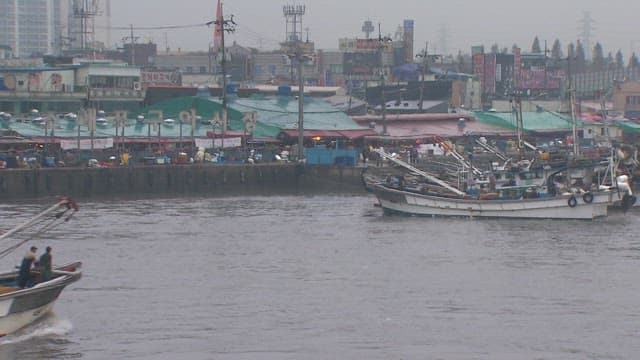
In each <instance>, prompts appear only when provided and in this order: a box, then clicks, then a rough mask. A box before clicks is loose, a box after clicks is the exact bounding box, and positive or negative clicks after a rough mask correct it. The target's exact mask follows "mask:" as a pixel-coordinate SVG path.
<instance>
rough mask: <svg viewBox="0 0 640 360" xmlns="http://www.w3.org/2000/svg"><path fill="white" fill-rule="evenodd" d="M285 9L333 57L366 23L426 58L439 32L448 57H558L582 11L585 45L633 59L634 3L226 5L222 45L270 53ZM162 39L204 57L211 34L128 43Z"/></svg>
mask: <svg viewBox="0 0 640 360" xmlns="http://www.w3.org/2000/svg"><path fill="white" fill-rule="evenodd" d="M216 3H217V0H182V1H176V0H135V1H131V0H112V20H111V24H112V26H114V27H122V26H129V25H130V24H133V25H134V27H135V26H140V27H145V26H146V27H150V26H165V25H190V24H199V23H205V22H207V21H210V20H212V19H214V18H215V11H216ZM286 4H302V5H306V14H305V15H304V17H303V27H305V28H306V27H308V28H309V38H310V40H312V41H315V42H316V48H320V49H337V48H338V39H339V38H343V37H356V36H357V37H364V34H363V33H362V32H361V31H360V29H361V27H362V23H363V22H364V21H365V20H367V19H370V20H371V21H372V22H373V23H374V24H376V28H377V24H378V23H381V28H382V32H383V34H393V33H394V32H395V30H396V29H397V27H398V26H399V25H401V24H402V21H403V20H404V19H413V20H414V22H415V30H414V32H415V37H414V38H415V46H414V48H415V50H416V51H419V50H421V49H423V48H424V46H425V42H426V41H428V42H429V44H430V45H429V48H430V52H433V51H434V50H437V51H440V50H441V45H442V42H441V38H442V29H446V35H447V36H446V39H447V49H448V52H449V53H457V52H458V50H462V52H464V53H469V52H470V49H471V46H473V45H485V48H490V47H491V45H492V44H493V43H498V44H499V45H500V47H501V48H503V47H508V48H511V45H512V44H513V43H517V44H518V45H519V46H520V47H522V48H523V49H524V50H525V51H528V50H530V48H531V44H532V42H533V38H534V37H535V36H536V35H537V36H538V37H539V39H540V41H541V44H542V46H544V41H545V40H546V41H547V43H548V46H549V47H551V45H552V43H553V41H554V40H555V39H556V38H559V39H560V41H561V42H562V45H563V50H564V51H565V53H566V48H567V45H568V44H569V42H575V41H576V39H578V38H579V35H580V33H581V31H582V29H581V27H582V25H581V20H582V19H583V17H584V12H585V11H588V12H590V15H591V18H592V19H593V20H594V22H593V24H592V26H593V29H594V30H593V37H592V45H593V44H595V42H596V41H600V42H601V43H602V44H603V46H604V48H605V55H606V53H608V52H609V51H611V52H613V53H615V52H616V51H617V50H618V49H622V51H623V53H624V54H625V61H626V60H627V59H628V57H629V54H630V52H631V51H635V52H636V53H638V54H639V55H640V35H638V30H637V27H638V16H640V2H635V1H631V0H609V1H595V0H581V1H576V0H537V1H518V0H512V1H506V0H484V1H472V0H465V1H463V0H446V1H437V2H436V1H426V0H389V1H382V0H373V1H372V0H306V1H300V0H296V1H293V0H291V1H273V0H228V1H224V2H223V6H224V13H225V16H229V15H232V14H233V15H234V19H235V20H236V22H237V23H238V27H237V31H236V33H235V34H230V35H227V37H226V40H227V43H231V42H232V41H234V40H235V41H237V42H238V43H239V44H241V45H245V46H251V47H256V48H262V49H265V50H267V49H274V48H276V47H277V43H278V42H279V41H282V40H284V32H285V19H284V16H283V14H282V6H283V5H286ZM165 34H166V39H167V43H168V45H169V47H170V48H171V49H172V50H176V49H177V48H181V49H183V50H206V49H207V47H208V45H209V43H210V42H211V41H212V30H211V29H208V28H206V27H198V28H189V29H169V30H139V31H136V34H135V35H136V36H139V37H140V39H141V40H142V41H146V40H152V41H154V42H156V43H158V47H159V49H164V47H165ZM126 35H127V34H126V33H125V32H124V31H122V30H114V31H113V32H112V42H114V43H116V42H118V43H122V38H123V37H124V36H126ZM376 35H377V33H376ZM434 48H435V49H434Z"/></svg>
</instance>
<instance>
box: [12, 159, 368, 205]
mask: <svg viewBox="0 0 640 360" xmlns="http://www.w3.org/2000/svg"><path fill="white" fill-rule="evenodd" d="M361 170H362V169H361V168H353V167H335V166H309V165H304V166H297V165H294V164H256V165H212V164H202V165H164V166H162V165H156V166H135V167H115V168H41V169H4V170H1V171H0V201H1V200H12V199H28V198H40V197H52V196H70V197H76V198H88V197H115V196H150V195H180V194H183V195H193V196H197V195H208V196H231V195H274V194H322V193H363V192H364V187H363V185H362V182H361V178H360V174H361Z"/></svg>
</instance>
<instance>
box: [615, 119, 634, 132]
mask: <svg viewBox="0 0 640 360" xmlns="http://www.w3.org/2000/svg"><path fill="white" fill-rule="evenodd" d="M616 124H617V125H618V126H620V127H621V128H622V131H623V132H629V133H640V124H636V123H634V122H631V121H618V122H617V123H616Z"/></svg>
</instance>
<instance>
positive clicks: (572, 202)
mask: <svg viewBox="0 0 640 360" xmlns="http://www.w3.org/2000/svg"><path fill="white" fill-rule="evenodd" d="M567 203H568V204H569V207H576V205H578V200H576V197H575V196H573V195H571V197H570V198H569V200H568V201H567Z"/></svg>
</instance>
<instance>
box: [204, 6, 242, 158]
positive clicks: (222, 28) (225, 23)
mask: <svg viewBox="0 0 640 360" xmlns="http://www.w3.org/2000/svg"><path fill="white" fill-rule="evenodd" d="M217 16H218V18H217V19H215V20H213V21H209V22H208V23H207V26H209V25H211V24H214V25H215V29H216V30H215V33H216V34H217V35H219V36H220V50H221V53H222V59H220V66H221V67H222V119H221V120H222V140H221V141H222V143H221V147H222V152H223V153H224V136H225V130H226V128H227V70H226V63H227V57H226V53H225V46H224V34H225V33H227V32H228V33H233V32H235V31H236V25H237V24H236V22H235V21H234V20H233V15H231V16H230V17H229V18H228V19H225V18H224V16H223V13H222V4H220V5H219V13H218V14H217Z"/></svg>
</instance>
